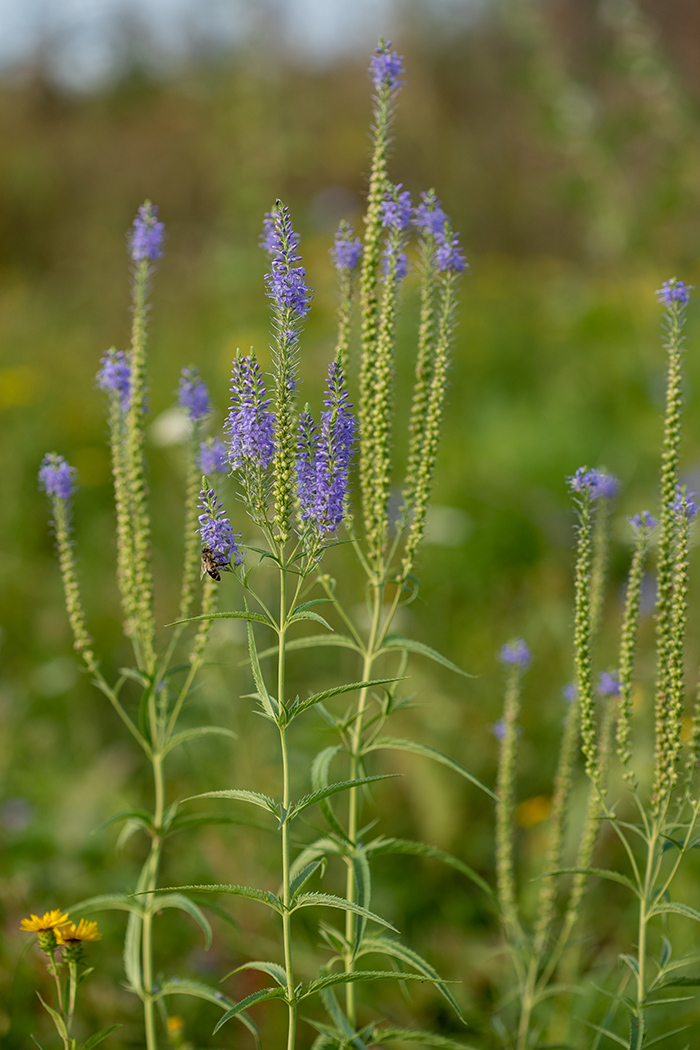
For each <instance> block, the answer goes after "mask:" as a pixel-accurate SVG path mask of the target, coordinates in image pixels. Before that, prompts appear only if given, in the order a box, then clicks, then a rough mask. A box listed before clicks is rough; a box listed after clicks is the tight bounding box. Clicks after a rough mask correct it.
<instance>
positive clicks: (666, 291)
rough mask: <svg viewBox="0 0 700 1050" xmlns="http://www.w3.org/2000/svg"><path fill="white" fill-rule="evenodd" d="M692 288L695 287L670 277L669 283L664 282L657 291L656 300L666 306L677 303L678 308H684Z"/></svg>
mask: <svg viewBox="0 0 700 1050" xmlns="http://www.w3.org/2000/svg"><path fill="white" fill-rule="evenodd" d="M694 288H695V285H693V284H686V283H685V281H678V280H676V278H675V277H672V278H671V279H670V280H669V281H664V283H663V284H662V285H661V287H660V288H659V289H658V290H657V292H656V298H657V299H658V301H659V302H660V303H664V304H665V305H666V306H673V305H674V304H675V303H678V304H679V305H680V306H686V305H687V304H688V302H689V301H690V293H691V292H692V291H693V289H694Z"/></svg>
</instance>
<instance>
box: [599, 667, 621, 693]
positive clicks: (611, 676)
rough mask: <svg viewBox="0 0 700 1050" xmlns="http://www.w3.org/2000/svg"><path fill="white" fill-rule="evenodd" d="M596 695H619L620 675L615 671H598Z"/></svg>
mask: <svg viewBox="0 0 700 1050" xmlns="http://www.w3.org/2000/svg"><path fill="white" fill-rule="evenodd" d="M598 695H599V696H604V697H607V696H619V695H620V676H619V675H618V673H617V671H601V672H600V675H599V676H598Z"/></svg>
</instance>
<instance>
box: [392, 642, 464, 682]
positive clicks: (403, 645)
mask: <svg viewBox="0 0 700 1050" xmlns="http://www.w3.org/2000/svg"><path fill="white" fill-rule="evenodd" d="M396 649H399V650H401V651H403V652H409V653H416V654H417V655H418V656H427V658H428V659H429V660H433V661H434V662H435V663H437V664H441V665H442V666H443V667H447V668H448V669H449V670H450V671H454V672H455V673H456V674H461V675H464V677H465V678H474V675H473V674H469V672H468V671H463V670H462V668H461V667H458V666H457V664H453V663H452V661H451V660H448V659H447V657H446V656H443V655H442V653H439V652H438V651H437V649H431V647H430V646H429V645H425V644H424V643H423V642H416V641H414V640H413V639H412V638H403V637H402V636H401V635H400V634H388V635H387V636H386V638H385V639H384V641H383V642H382V647H381V649H380V650H379V652H378V653H377V655H379V654H380V653H388V652H392V651H393V650H396Z"/></svg>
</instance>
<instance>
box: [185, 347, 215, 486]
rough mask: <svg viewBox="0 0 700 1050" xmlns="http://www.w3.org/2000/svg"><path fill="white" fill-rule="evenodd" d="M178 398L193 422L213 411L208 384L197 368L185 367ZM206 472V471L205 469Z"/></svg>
mask: <svg viewBox="0 0 700 1050" xmlns="http://www.w3.org/2000/svg"><path fill="white" fill-rule="evenodd" d="M177 400H178V404H179V405H180V408H184V409H185V411H186V412H187V414H188V416H189V417H190V419H191V420H192V422H193V423H198V422H199V421H200V419H204V417H205V416H208V415H209V413H210V412H211V401H210V399H209V391H208V390H207V384H206V383H205V382H204V380H203V379H202V377H201V376H200V374H199V371H198V369H196V368H183V370H182V375H181V376H180V385H179V386H178V388H177ZM205 473H206V471H205Z"/></svg>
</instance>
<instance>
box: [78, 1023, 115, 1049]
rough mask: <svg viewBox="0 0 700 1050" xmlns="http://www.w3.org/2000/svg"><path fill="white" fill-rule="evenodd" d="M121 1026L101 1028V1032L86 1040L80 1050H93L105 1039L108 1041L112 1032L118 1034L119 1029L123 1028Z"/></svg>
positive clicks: (112, 1025)
mask: <svg viewBox="0 0 700 1050" xmlns="http://www.w3.org/2000/svg"><path fill="white" fill-rule="evenodd" d="M121 1027H122V1026H121V1025H120V1024H111V1025H109V1027H108V1028H101V1029H100V1031H99V1032H95V1034H94V1035H91V1036H90V1038H89V1039H86V1040H85V1042H84V1043H83V1045H82V1046H81V1047H80V1050H93V1047H96V1046H98V1045H99V1044H100V1043H101V1042H102V1040H103V1039H106V1038H107V1036H108V1035H111V1034H112V1032H116V1030H117V1029H118V1028H121Z"/></svg>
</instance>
